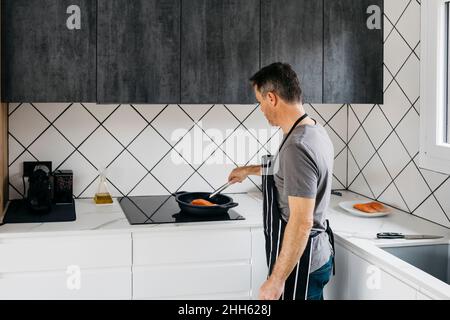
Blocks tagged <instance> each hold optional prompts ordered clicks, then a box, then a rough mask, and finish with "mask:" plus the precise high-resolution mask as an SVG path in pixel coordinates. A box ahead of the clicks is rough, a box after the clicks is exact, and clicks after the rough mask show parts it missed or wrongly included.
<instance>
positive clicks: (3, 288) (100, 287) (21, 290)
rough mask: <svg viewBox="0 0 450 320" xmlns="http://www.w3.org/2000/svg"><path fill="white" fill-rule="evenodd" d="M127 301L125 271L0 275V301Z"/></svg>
mask: <svg viewBox="0 0 450 320" xmlns="http://www.w3.org/2000/svg"><path fill="white" fill-rule="evenodd" d="M67 271H70V272H67ZM130 298H131V271H130V268H129V267H128V268H111V269H87V270H83V269H81V270H74V269H71V270H70V269H69V270H59V271H43V272H24V273H5V274H0V300H7V299H21V300H23V299H33V300H35V299H43V300H46V299H52V300H58V299H130Z"/></svg>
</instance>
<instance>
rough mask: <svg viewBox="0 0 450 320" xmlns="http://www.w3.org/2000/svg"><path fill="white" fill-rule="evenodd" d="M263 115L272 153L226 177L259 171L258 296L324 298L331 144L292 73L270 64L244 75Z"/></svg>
mask: <svg viewBox="0 0 450 320" xmlns="http://www.w3.org/2000/svg"><path fill="white" fill-rule="evenodd" d="M250 81H251V82H252V85H253V87H254V90H255V95H256V99H257V100H258V102H259V105H260V108H261V111H262V112H263V113H264V116H265V117H266V119H267V121H268V122H269V123H270V124H271V125H273V126H278V127H280V128H281V130H282V131H283V134H284V139H283V143H282V145H281V147H280V150H279V153H278V155H277V156H275V157H273V156H266V157H264V159H263V165H256V166H246V167H239V168H236V169H234V170H233V171H232V172H231V174H230V175H229V178H228V180H229V181H230V182H232V183H237V182H242V181H244V180H245V179H246V178H247V177H248V176H249V175H262V176H263V193H264V214H263V218H264V227H265V232H264V233H265V238H266V255H267V262H268V266H269V277H268V279H267V280H266V281H265V283H264V284H263V285H262V287H261V288H260V293H259V297H260V299H264V300H266V299H270V300H273V299H280V298H281V299H286V300H288V299H289V300H291V299H312V300H316V299H317V300H319V299H323V288H324V286H325V285H326V284H327V283H328V281H329V279H330V277H331V272H332V268H333V267H334V248H333V237H332V232H331V229H330V228H329V226H328V221H327V220H326V209H327V207H328V204H329V201H330V194H331V182H332V170H333V159H334V150H333V145H332V142H331V141H330V138H329V136H328V134H327V132H326V130H325V129H324V128H323V127H322V126H321V125H319V124H317V122H316V121H315V120H313V119H311V118H309V117H308V115H307V114H306V113H305V110H304V108H303V95H302V90H301V88H300V84H299V80H298V77H297V75H296V73H295V72H294V71H293V70H292V68H291V66H290V65H288V64H282V63H274V64H271V65H269V66H267V67H264V68H263V69H261V70H260V71H259V72H257V73H256V74H255V75H254V76H253V77H251V78H250Z"/></svg>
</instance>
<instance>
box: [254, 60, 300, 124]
mask: <svg viewBox="0 0 450 320" xmlns="http://www.w3.org/2000/svg"><path fill="white" fill-rule="evenodd" d="M250 81H251V82H252V84H253V88H254V89H255V95H256V99H257V100H258V102H259V104H260V107H261V111H262V112H263V113H264V115H265V117H266V118H267V120H268V121H269V123H270V124H271V125H278V124H279V121H278V120H279V117H280V115H281V113H283V112H285V108H286V107H293V106H295V107H297V106H299V105H300V106H301V105H302V104H303V93H302V89H301V88H300V81H299V80H298V77H297V74H296V73H295V71H294V70H293V69H292V67H291V66H290V65H289V64H286V63H281V62H276V63H273V64H271V65H268V66H266V67H264V68H262V69H261V70H259V71H258V72H257V73H256V74H254V75H253V76H252V77H251V78H250Z"/></svg>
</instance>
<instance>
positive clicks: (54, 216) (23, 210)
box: [3, 199, 76, 224]
mask: <svg viewBox="0 0 450 320" xmlns="http://www.w3.org/2000/svg"><path fill="white" fill-rule="evenodd" d="M75 220H76V214H75V202H72V203H68V204H53V205H52V210H51V211H50V212H48V213H37V212H33V211H31V210H30V209H29V208H27V205H26V202H25V200H23V199H19V200H11V201H10V203H9V205H8V209H7V210H6V214H5V217H4V218H3V224H6V223H40V222H64V221H75Z"/></svg>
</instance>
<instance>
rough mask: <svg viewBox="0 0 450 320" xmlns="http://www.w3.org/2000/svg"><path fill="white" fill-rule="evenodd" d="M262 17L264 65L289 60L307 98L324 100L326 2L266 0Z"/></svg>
mask: <svg viewBox="0 0 450 320" xmlns="http://www.w3.org/2000/svg"><path fill="white" fill-rule="evenodd" d="M334 1H337V0H334ZM261 21H262V23H261V65H262V66H266V65H269V64H271V63H273V62H285V63H289V64H290V65H292V67H293V68H294V70H295V71H296V72H297V75H298V76H299V79H300V84H301V87H302V89H303V93H304V101H305V102H309V103H321V102H322V76H323V73H322V67H323V2H322V1H320V0H262V1H261Z"/></svg>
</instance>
